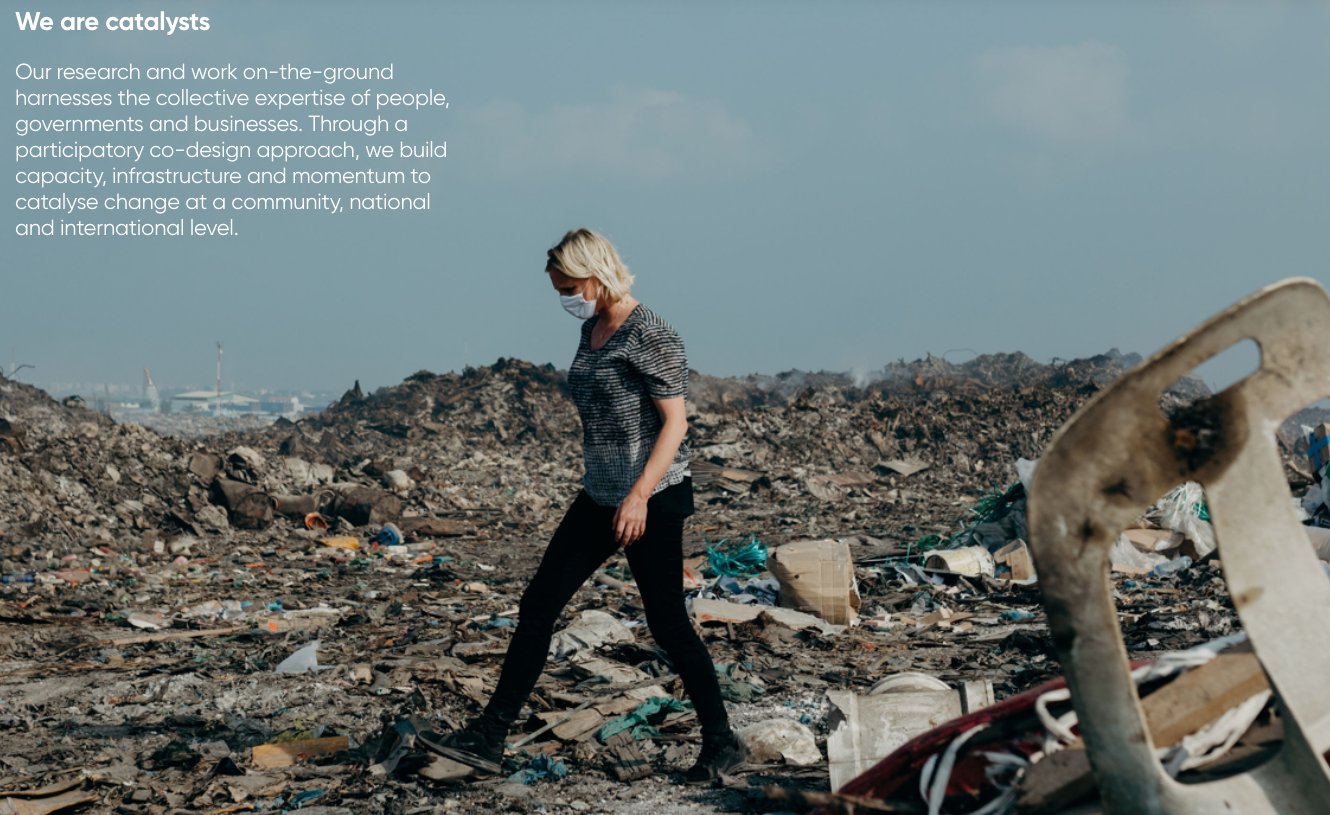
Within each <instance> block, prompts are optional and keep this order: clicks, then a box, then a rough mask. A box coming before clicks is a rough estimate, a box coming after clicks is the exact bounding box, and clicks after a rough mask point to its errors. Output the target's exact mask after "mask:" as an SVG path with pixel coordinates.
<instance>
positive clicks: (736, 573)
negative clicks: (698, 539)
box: [702, 535, 767, 577]
mask: <svg viewBox="0 0 1330 815" xmlns="http://www.w3.org/2000/svg"><path fill="white" fill-rule="evenodd" d="M702 540H703V542H705V543H706V545H707V567H708V568H709V569H710V570H711V571H713V572H715V573H717V574H723V575H726V576H728V577H750V576H752V575H755V574H757V573H759V572H761V571H762V570H763V569H765V568H766V567H767V547H766V544H764V543H762V542H761V541H759V540H758V539H757V536H756V535H749V536H748V540H747V541H745V542H744V543H731V542H730V539H729V538H723V539H721V540H718V541H716V542H715V543H711V542H710V541H708V540H707V539H706V538H703V539H702Z"/></svg>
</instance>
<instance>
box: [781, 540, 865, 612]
mask: <svg viewBox="0 0 1330 815" xmlns="http://www.w3.org/2000/svg"><path fill="white" fill-rule="evenodd" d="M767 569H768V570H769V571H770V572H771V573H772V574H773V575H775V576H776V579H777V580H779V581H780V604H781V605H782V606H784V607H785V608H793V609H798V610H799V611H803V612H807V613H809V614H815V615H817V616H818V617H820V618H822V619H823V620H826V621H827V622H829V623H832V624H834V625H849V624H850V622H851V621H852V620H855V619H858V617H859V588H858V586H857V585H856V584H855V581H854V561H852V560H851V559H850V545H849V544H848V543H843V542H841V541H834V540H822V541H802V542H799V543H787V544H785V545H784V546H781V547H778V548H777V549H776V550H775V551H774V552H772V553H771V554H770V555H768V556H767Z"/></svg>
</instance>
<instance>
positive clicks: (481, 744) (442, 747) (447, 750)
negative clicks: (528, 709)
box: [416, 716, 506, 774]
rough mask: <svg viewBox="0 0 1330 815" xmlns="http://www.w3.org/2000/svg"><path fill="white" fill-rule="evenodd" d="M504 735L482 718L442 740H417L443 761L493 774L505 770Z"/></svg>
mask: <svg viewBox="0 0 1330 815" xmlns="http://www.w3.org/2000/svg"><path fill="white" fill-rule="evenodd" d="M505 735H506V733H505V732H503V730H502V729H501V728H499V727H497V726H493V725H491V724H490V723H489V722H486V721H485V719H484V717H483V716H482V717H480V718H479V719H477V720H476V721H473V722H472V723H470V724H469V725H467V726H466V727H464V728H462V729H461V730H454V731H453V732H451V733H449V734H448V735H446V736H443V737H442V738H439V736H438V734H437V733H421V734H420V735H419V736H417V737H416V740H417V741H419V742H420V744H421V746H423V747H424V748H425V749H427V750H431V751H433V752H435V753H438V754H439V755H441V756H443V757H444V758H450V759H452V760H453V761H456V762H458V763H460V764H465V765H467V766H468V767H474V768H476V769H477V770H481V771H483V772H486V773H490V774H494V773H498V772H501V771H502V770H503V747H504V744H503V742H504V736H505Z"/></svg>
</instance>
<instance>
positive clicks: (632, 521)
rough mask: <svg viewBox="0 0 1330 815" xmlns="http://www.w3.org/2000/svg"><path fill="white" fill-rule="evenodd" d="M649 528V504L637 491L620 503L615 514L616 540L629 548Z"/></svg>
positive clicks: (629, 494)
mask: <svg viewBox="0 0 1330 815" xmlns="http://www.w3.org/2000/svg"><path fill="white" fill-rule="evenodd" d="M646 528H647V502H646V499H645V498H642V497H641V496H639V495H638V494H637V492H636V491H633V492H630V493H628V497H627V498H624V499H623V500H622V501H620V502H619V508H618V509H617V510H615V512H614V540H615V541H616V542H617V543H618V544H619V545H620V546H622V547H625V548H626V547H628V546H629V545H631V544H632V543H633V542H634V541H636V540H637V539H638V538H640V537H642V533H643V532H645V531H646Z"/></svg>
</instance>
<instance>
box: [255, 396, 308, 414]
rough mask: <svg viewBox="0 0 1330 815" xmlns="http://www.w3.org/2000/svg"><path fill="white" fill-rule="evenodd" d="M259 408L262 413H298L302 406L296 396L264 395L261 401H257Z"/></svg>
mask: <svg viewBox="0 0 1330 815" xmlns="http://www.w3.org/2000/svg"><path fill="white" fill-rule="evenodd" d="M259 410H262V411H263V412H264V413H281V414H284V415H291V414H294V413H299V412H300V411H301V410H302V408H301V405H300V397H298V396H264V397H263V401H262V402H260V403H259Z"/></svg>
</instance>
